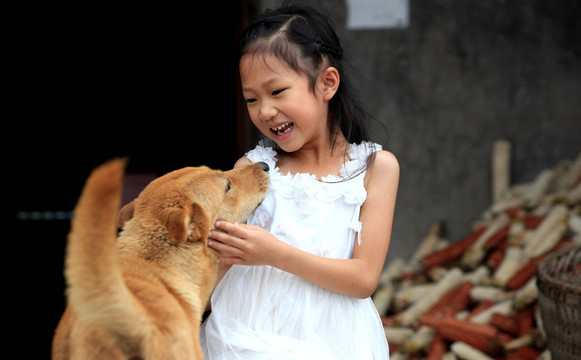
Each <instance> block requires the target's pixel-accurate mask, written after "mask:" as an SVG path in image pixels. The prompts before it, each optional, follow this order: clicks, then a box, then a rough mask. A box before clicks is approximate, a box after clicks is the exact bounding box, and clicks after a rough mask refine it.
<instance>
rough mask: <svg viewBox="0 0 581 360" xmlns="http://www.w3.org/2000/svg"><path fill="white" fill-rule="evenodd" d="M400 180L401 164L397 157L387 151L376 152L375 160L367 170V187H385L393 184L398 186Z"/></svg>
mask: <svg viewBox="0 0 581 360" xmlns="http://www.w3.org/2000/svg"><path fill="white" fill-rule="evenodd" d="M398 180H399V162H398V161H397V158H396V157H395V155H394V154H393V153H391V152H389V151H387V150H378V151H376V152H375V158H374V159H373V162H372V163H371V165H370V166H369V168H368V169H367V174H366V179H365V185H366V186H365V187H366V188H367V187H368V186H376V185H379V186H382V185H383V186H385V185H387V183H388V184H392V185H395V186H397V182H398Z"/></svg>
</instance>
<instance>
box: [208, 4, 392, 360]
mask: <svg viewBox="0 0 581 360" xmlns="http://www.w3.org/2000/svg"><path fill="white" fill-rule="evenodd" d="M240 45H241V48H240V54H241V56H240V62H239V66H240V75H241V80H242V90H243V95H244V98H245V100H246V102H247V106H248V111H249V114H250V118H251V119H252V122H253V123H254V125H256V127H258V129H259V130H260V131H261V132H262V133H263V134H264V135H266V137H268V138H269V139H270V140H272V141H273V142H274V143H275V144H276V148H277V149H278V151H275V150H273V148H272V147H266V146H264V144H262V143H261V144H259V145H258V146H257V147H256V148H255V149H254V150H252V151H250V152H249V153H247V154H246V156H245V157H242V158H241V159H240V160H239V161H238V162H237V163H236V165H235V166H240V165H242V164H246V163H249V162H257V161H262V162H266V163H267V164H268V165H269V166H270V170H269V173H270V178H271V184H270V189H269V191H268V194H267V196H266V199H265V200H264V202H263V203H262V204H261V205H260V207H259V208H258V209H257V210H256V211H255V213H254V214H253V216H252V217H251V218H250V219H249V220H248V222H247V224H235V223H228V222H225V221H218V222H216V224H215V226H216V229H218V230H217V231H212V232H211V233H210V242H209V245H210V246H211V247H213V248H215V249H217V250H219V251H221V256H220V257H219V259H218V261H219V263H220V273H219V279H221V280H219V283H218V285H217V287H216V289H215V291H214V293H213V295H212V298H211V307H212V313H211V315H210V316H209V317H208V318H207V320H206V321H205V322H204V324H203V326H202V331H201V342H202V346H203V348H204V353H205V356H206V358H207V359H211V360H217V359H301V360H304V359H317V360H321V359H334V360H335V359H349V360H353V359H366V360H370V359H388V358H389V350H388V344H387V341H386V338H385V333H384V330H383V327H382V325H381V321H380V318H379V315H378V313H377V310H376V309H375V307H374V305H373V302H372V301H371V299H370V295H371V294H372V293H373V291H374V290H375V288H376V286H377V283H378V281H379V277H380V274H381V271H382V269H383V265H384V261H385V258H386V255H387V250H388V247H389V241H390V235H391V226H392V219H393V213H394V207H395V198H396V192H397V185H398V178H399V166H398V163H397V160H396V159H395V157H394V156H393V155H392V154H391V153H389V152H387V151H382V150H381V147H380V146H379V145H377V144H373V143H371V142H368V141H366V140H367V137H366V132H365V131H364V122H365V121H366V119H365V112H364V111H363V110H362V107H361V106H360V104H359V103H358V102H357V101H356V98H355V96H354V94H353V92H352V89H351V84H350V83H349V81H348V79H347V78H346V77H345V76H346V75H345V74H344V71H343V66H342V52H343V50H342V47H341V45H340V43H339V39H338V38H337V35H336V33H335V31H334V29H333V27H332V24H331V22H330V20H329V19H328V18H327V17H325V16H323V15H322V14H321V13H319V12H318V11H317V10H315V9H313V8H309V7H300V6H293V5H288V6H283V7H281V8H279V9H277V10H274V11H270V12H266V13H265V14H264V15H263V16H262V17H261V18H259V19H258V20H257V21H256V22H255V23H253V24H252V25H250V26H249V27H248V28H247V29H246V30H245V31H244V33H243V34H242V38H241V44H240Z"/></svg>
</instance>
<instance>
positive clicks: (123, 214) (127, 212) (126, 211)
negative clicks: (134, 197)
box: [117, 201, 135, 229]
mask: <svg viewBox="0 0 581 360" xmlns="http://www.w3.org/2000/svg"><path fill="white" fill-rule="evenodd" d="M133 210H135V204H134V202H133V201H132V202H130V203H129V204H127V205H125V206H123V207H122V208H121V210H119V213H118V214H117V227H118V228H119V229H123V226H125V223H126V222H127V221H129V220H131V219H132V218H133Z"/></svg>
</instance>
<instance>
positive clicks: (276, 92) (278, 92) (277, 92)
mask: <svg viewBox="0 0 581 360" xmlns="http://www.w3.org/2000/svg"><path fill="white" fill-rule="evenodd" d="M284 90H285V89H278V90H274V91H273V92H272V95H278V94H280V93H281V92H283V91H284Z"/></svg>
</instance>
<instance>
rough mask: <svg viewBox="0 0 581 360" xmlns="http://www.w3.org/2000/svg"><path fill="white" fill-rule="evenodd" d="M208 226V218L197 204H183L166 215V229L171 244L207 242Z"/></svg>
mask: <svg viewBox="0 0 581 360" xmlns="http://www.w3.org/2000/svg"><path fill="white" fill-rule="evenodd" d="M210 226H211V224H210V217H209V216H208V214H207V213H206V211H205V210H204V209H203V208H202V207H201V206H200V205H199V204H198V203H193V204H185V205H184V206H183V207H182V208H176V209H173V210H171V211H170V213H169V215H168V223H167V228H168V231H169V234H170V240H171V241H172V242H176V243H181V242H185V241H189V242H196V241H201V240H203V241H207V239H208V233H209V232H210Z"/></svg>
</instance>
